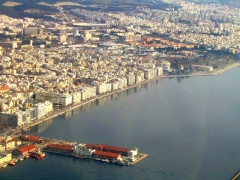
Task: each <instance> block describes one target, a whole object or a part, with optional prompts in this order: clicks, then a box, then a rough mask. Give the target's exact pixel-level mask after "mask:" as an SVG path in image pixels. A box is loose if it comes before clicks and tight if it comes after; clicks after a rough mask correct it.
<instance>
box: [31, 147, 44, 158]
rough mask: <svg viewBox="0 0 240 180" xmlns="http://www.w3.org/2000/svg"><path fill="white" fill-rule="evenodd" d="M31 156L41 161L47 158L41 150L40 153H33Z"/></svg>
mask: <svg viewBox="0 0 240 180" xmlns="http://www.w3.org/2000/svg"><path fill="white" fill-rule="evenodd" d="M30 156H31V157H35V158H36V159H38V160H39V159H43V158H45V157H46V154H45V153H44V152H42V151H41V150H40V149H39V150H38V151H36V152H33V153H31V154H30Z"/></svg>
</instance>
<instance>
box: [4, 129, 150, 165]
mask: <svg viewBox="0 0 240 180" xmlns="http://www.w3.org/2000/svg"><path fill="white" fill-rule="evenodd" d="M3 141H5V142H6V143H10V144H9V147H11V148H10V150H8V151H6V152H4V153H0V169H2V168H5V167H7V166H15V165H16V164H17V163H18V162H19V161H22V160H24V159H28V158H29V157H33V158H36V159H37V160H40V159H43V158H45V157H46V153H50V154H51V153H55V154H61V155H65V156H70V157H72V158H79V159H89V160H94V161H99V162H105V163H112V164H116V165H120V166H132V165H134V164H136V163H137V162H139V161H141V160H143V159H144V158H146V157H147V156H148V154H143V153H139V152H138V148H136V147H135V148H132V149H129V148H122V147H116V146H109V145H106V144H82V143H76V142H66V141H63V140H56V139H48V138H39V137H37V136H33V135H26V134H24V135H22V136H19V137H12V138H11V137H8V138H7V139H4V140H1V142H3Z"/></svg>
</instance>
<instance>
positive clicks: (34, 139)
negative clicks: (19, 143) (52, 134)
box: [22, 134, 41, 143]
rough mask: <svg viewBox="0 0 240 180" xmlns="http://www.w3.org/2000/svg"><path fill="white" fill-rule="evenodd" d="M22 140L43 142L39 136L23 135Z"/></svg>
mask: <svg viewBox="0 0 240 180" xmlns="http://www.w3.org/2000/svg"><path fill="white" fill-rule="evenodd" d="M22 140H24V141H31V142H37V143H39V142H41V139H39V138H38V137H37V136H32V135H26V134H24V135H22Z"/></svg>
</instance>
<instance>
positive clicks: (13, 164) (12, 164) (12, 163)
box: [8, 161, 16, 166]
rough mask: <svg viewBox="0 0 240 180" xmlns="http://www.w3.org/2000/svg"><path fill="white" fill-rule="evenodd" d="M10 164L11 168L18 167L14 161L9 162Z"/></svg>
mask: <svg viewBox="0 0 240 180" xmlns="http://www.w3.org/2000/svg"><path fill="white" fill-rule="evenodd" d="M8 164H9V165H10V166H16V162H14V161H11V162H9V163H8Z"/></svg>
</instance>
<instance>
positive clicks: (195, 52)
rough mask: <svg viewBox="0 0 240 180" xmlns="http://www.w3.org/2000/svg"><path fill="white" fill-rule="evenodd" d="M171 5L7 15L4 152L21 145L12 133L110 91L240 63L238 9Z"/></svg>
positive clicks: (0, 36)
mask: <svg viewBox="0 0 240 180" xmlns="http://www.w3.org/2000/svg"><path fill="white" fill-rule="evenodd" d="M157 2H158V1H156V3H157ZM9 3H10V2H8V3H6V4H5V5H6V6H10V5H11V3H10V5H9ZM164 3H166V4H169V5H171V6H170V7H169V8H164V9H161V10H160V9H150V8H148V7H135V8H134V9H131V11H110V10H109V11H108V10H104V11H102V10H100V11H93V10H89V9H87V8H81V7H86V6H83V5H80V4H75V5H74V6H73V5H72V4H71V5H69V3H67V2H66V3H62V4H60V5H59V4H58V5H53V4H48V3H42V5H46V6H51V7H54V8H55V9H56V10H57V13H52V14H46V15H45V18H42V19H34V18H29V17H25V18H12V17H9V16H6V15H4V14H0V75H1V76H0V112H1V113H0V131H1V135H2V140H1V142H0V152H9V151H12V149H16V147H18V146H19V145H20V144H18V143H19V142H18V141H15V140H13V139H12V138H10V137H8V136H11V135H13V134H15V133H19V132H21V131H25V130H26V128H27V127H29V126H31V125H32V124H36V123H39V122H41V121H43V120H45V119H46V118H49V117H55V116H57V115H58V114H59V113H64V112H66V111H67V110H68V109H72V108H74V107H77V106H79V105H82V104H85V103H87V102H88V101H90V100H93V99H96V98H101V97H103V96H106V95H108V94H109V93H115V92H119V91H122V90H125V89H127V88H130V87H133V86H136V85H139V84H142V83H145V82H149V81H150V80H152V79H156V78H161V77H177V76H183V77H184V76H194V75H216V74H217V72H219V73H220V72H223V71H225V70H228V69H229V67H236V66H238V65H239V63H238V61H239V59H240V11H239V8H237V7H230V6H227V5H223V4H220V3H211V4H204V3H203V4H200V3H193V2H185V1H174V0H169V1H167V0H165V1H164ZM15 5H16V6H17V5H18V4H15ZM89 7H90V6H89ZM91 7H92V6H91ZM27 13H30V14H31V13H35V12H34V10H31V9H30V10H28V11H27ZM229 65H230V66H229ZM10 160H11V157H10V156H6V157H3V158H2V159H0V164H1V163H4V162H8V161H10Z"/></svg>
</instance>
